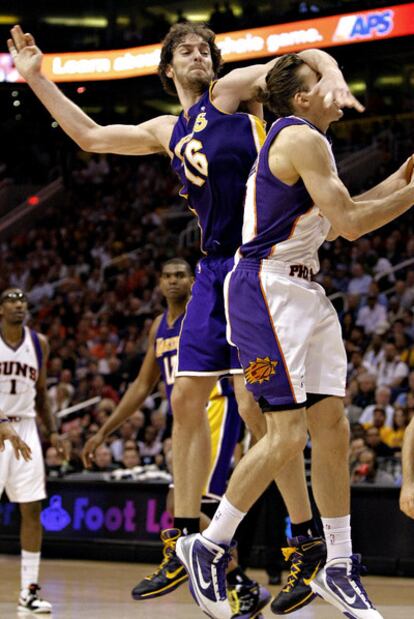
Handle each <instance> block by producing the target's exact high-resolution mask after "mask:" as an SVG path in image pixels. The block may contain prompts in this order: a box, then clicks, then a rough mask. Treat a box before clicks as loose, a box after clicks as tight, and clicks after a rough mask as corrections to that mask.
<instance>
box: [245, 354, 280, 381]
mask: <svg viewBox="0 0 414 619" xmlns="http://www.w3.org/2000/svg"><path fill="white" fill-rule="evenodd" d="M277 364H278V362H277V361H272V360H271V359H270V357H264V359H261V358H260V357H256V361H250V363H249V367H248V368H246V370H245V372H244V375H245V377H246V380H247V382H248V383H250V384H252V383H259V384H260V385H261V384H262V383H264V382H265V381H266V380H270V377H271V376H273V375H274V374H276V366H277Z"/></svg>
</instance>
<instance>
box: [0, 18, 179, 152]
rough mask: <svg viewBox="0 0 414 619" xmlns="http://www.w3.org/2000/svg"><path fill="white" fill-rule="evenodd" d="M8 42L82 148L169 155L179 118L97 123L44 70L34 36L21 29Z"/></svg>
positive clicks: (25, 72) (34, 86) (37, 91)
mask: <svg viewBox="0 0 414 619" xmlns="http://www.w3.org/2000/svg"><path fill="white" fill-rule="evenodd" d="M11 35H12V38H11V39H9V40H8V41H7V45H8V48H9V51H10V54H11V56H12V58H13V62H14V64H15V66H16V68H17V70H18V71H19V73H20V75H21V76H22V77H23V78H24V79H25V80H26V81H27V83H28V84H29V86H30V88H31V89H32V90H33V92H34V94H35V95H36V96H37V98H38V99H39V100H40V101H41V102H42V103H43V105H44V106H45V107H46V109H47V110H48V111H49V112H50V114H51V115H52V116H53V118H55V120H56V121H57V122H58V123H59V125H60V126H61V127H62V129H63V131H65V133H67V134H68V135H69V137H70V138H72V140H74V141H75V142H76V143H77V144H78V146H79V147H80V148H82V149H83V150H86V151H89V152H95V153H114V154H118V155H149V154H152V153H159V152H167V153H168V154H169V149H168V145H169V142H170V138H171V133H172V130H173V127H174V124H175V122H176V117H175V116H170V115H166V116H160V117H158V118H154V119H151V120H149V121H146V122H144V123H141V124H139V125H108V126H102V125H99V124H97V123H96V122H95V121H94V120H92V118H90V117H89V116H87V114H85V113H84V112H83V111H82V110H81V108H80V107H78V106H77V105H75V104H74V103H73V102H72V101H71V100H70V99H68V98H67V97H66V96H65V95H64V94H63V92H62V91H61V90H59V88H58V87H57V86H56V85H55V84H54V83H53V82H51V81H50V80H49V79H47V78H46V77H45V76H44V75H43V74H42V71H41V65H42V57H43V54H42V52H41V51H40V49H39V48H38V47H37V46H36V42H35V40H34V38H33V36H32V35H31V34H28V33H23V31H22V29H21V28H20V26H14V27H13V28H12V30H11Z"/></svg>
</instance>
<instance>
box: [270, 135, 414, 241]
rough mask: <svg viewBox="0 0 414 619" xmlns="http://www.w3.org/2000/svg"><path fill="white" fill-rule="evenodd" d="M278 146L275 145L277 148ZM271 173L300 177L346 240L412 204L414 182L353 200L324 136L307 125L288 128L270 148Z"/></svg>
mask: <svg viewBox="0 0 414 619" xmlns="http://www.w3.org/2000/svg"><path fill="white" fill-rule="evenodd" d="M276 145H277V147H276ZM269 165H270V168H271V170H272V173H273V174H274V175H275V176H276V177H277V178H279V179H280V180H283V181H284V182H287V183H288V184H293V183H294V182H296V181H297V180H298V179H299V177H301V178H302V180H303V182H304V183H305V186H306V189H307V190H308V192H309V194H310V196H311V197H312V199H313V201H314V203H315V204H316V205H317V206H318V207H319V208H320V209H321V211H322V213H323V214H324V215H325V216H326V217H327V219H328V220H329V221H330V223H331V226H332V228H333V229H334V230H336V232H337V233H338V234H340V235H341V236H343V237H344V238H346V239H348V240H355V239H357V238H359V237H360V236H362V235H364V234H367V233H368V232H372V231H373V230H377V229H378V228H380V227H382V226H384V225H385V224H387V223H389V222H390V221H392V220H394V219H395V218H396V217H398V216H399V215H402V214H403V213H405V212H406V211H407V210H408V209H409V208H410V207H411V206H412V204H414V182H413V180H412V179H411V181H410V183H409V184H407V185H406V186H405V187H403V188H402V189H399V190H398V191H395V192H394V193H392V194H391V195H389V196H386V197H384V198H380V199H377V200H362V201H359V202H356V201H355V200H353V199H352V198H351V196H350V195H349V192H348V190H347V188H346V187H345V185H344V184H343V183H342V181H341V179H340V178H339V177H338V174H337V172H336V170H335V169H334V166H333V161H332V156H331V153H330V152H329V150H328V146H327V144H326V141H325V139H324V138H323V137H322V136H321V135H319V134H318V133H317V132H316V131H315V130H314V129H311V128H309V127H307V126H294V127H287V128H286V129H284V130H283V131H282V132H281V134H280V135H279V136H278V137H277V139H276V140H275V143H274V144H273V145H272V147H271V149H270V157H269Z"/></svg>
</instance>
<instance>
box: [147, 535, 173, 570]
mask: <svg viewBox="0 0 414 619" xmlns="http://www.w3.org/2000/svg"><path fill="white" fill-rule="evenodd" d="M176 541H177V540H176V539H173V538H171V539H166V540H164V547H163V549H162V554H163V555H164V558H163V560H162V561H161V563H160V564H159V566H158V567H157V569H156V570H155V571H154V572H153V573H152V574H151V575H150V576H147V577H146V578H147V580H151V579H152V578H153V577H154V576H157V575H158V574H159V573H160V572H162V570H163V569H164V568H165V567H166V566H167V564H168V562H169V561H170V560H171V557H172V556H173V554H174V552H175V544H176Z"/></svg>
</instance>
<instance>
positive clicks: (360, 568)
mask: <svg viewBox="0 0 414 619" xmlns="http://www.w3.org/2000/svg"><path fill="white" fill-rule="evenodd" d="M351 560H352V564H351V565H352V567H351V573H350V579H351V580H352V583H353V588H354V590H355V592H356V593H357V594H358V595H359V596H360V597H361V598H362V600H363V601H364V602H365V603H366V604H367V605H368V606H370V607H371V608H372V607H373V606H372V603H371V601H370V599H369V597H368V593H367V592H366V591H365V588H364V585H363V584H362V582H361V578H360V577H361V574H366V573H367V571H368V570H367V568H366V567H365V565H362V564H361V563H360V561H359V560H358V558H357V557H356V556H355V555H353V556H352V557H351Z"/></svg>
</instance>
